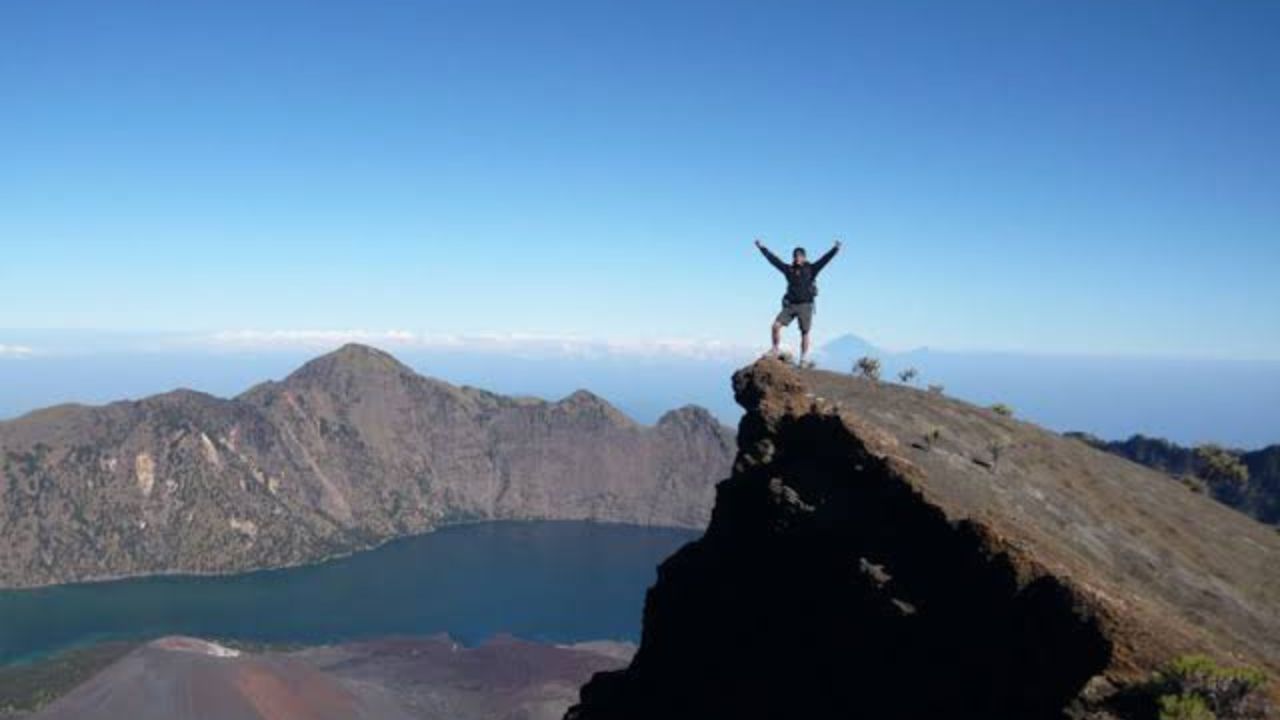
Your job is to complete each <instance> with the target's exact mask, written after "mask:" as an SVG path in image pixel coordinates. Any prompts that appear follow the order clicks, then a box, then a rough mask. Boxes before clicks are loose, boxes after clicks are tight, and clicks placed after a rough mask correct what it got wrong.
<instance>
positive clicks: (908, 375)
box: [898, 367, 920, 385]
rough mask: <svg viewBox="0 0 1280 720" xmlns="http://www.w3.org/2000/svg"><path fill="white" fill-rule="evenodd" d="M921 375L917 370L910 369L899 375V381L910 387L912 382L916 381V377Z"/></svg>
mask: <svg viewBox="0 0 1280 720" xmlns="http://www.w3.org/2000/svg"><path fill="white" fill-rule="evenodd" d="M919 374H920V373H918V372H916V369H915V368H913V367H909V368H907V369H906V370H903V371H902V372H900V373H898V379H899V380H901V381H902V384H903V385H910V384H911V381H912V380H915V379H916V376H918V375H919Z"/></svg>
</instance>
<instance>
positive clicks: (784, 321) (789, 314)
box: [773, 300, 813, 335]
mask: <svg viewBox="0 0 1280 720" xmlns="http://www.w3.org/2000/svg"><path fill="white" fill-rule="evenodd" d="M797 319H798V320H799V321H800V332H802V333H804V334H805V335H808V334H809V328H810V326H812V325H813V303H811V302H807V303H789V302H786V301H785V300H784V301H783V303H782V311H781V312H779V313H778V317H776V318H774V319H773V321H774V322H775V323H777V324H779V325H784V326H785V325H790V324H791V321H792V320H797Z"/></svg>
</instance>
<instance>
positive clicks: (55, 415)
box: [0, 345, 732, 587]
mask: <svg viewBox="0 0 1280 720" xmlns="http://www.w3.org/2000/svg"><path fill="white" fill-rule="evenodd" d="M731 438H732V434H731V433H730V432H729V431H728V430H726V429H725V428H724V427H723V426H721V425H720V424H719V423H718V422H717V421H716V420H715V419H714V418H713V417H712V416H711V415H710V414H709V413H707V412H706V411H705V410H702V409H700V408H694V407H688V408H684V409H681V410H676V411H673V412H671V413H668V414H667V415H666V416H664V417H663V418H662V419H661V421H660V422H658V423H657V425H656V426H653V427H646V426H641V425H638V424H636V423H634V422H632V421H631V420H630V419H628V418H627V417H625V416H624V415H622V414H621V413H620V412H618V411H617V410H616V409H614V408H613V407H611V406H610V405H609V404H608V403H606V402H604V401H603V400H601V399H600V398H598V397H596V396H594V395H592V394H590V393H588V392H584V391H579V392H577V393H575V394H573V395H571V396H569V397H567V398H565V399H563V400H561V401H558V402H544V401H541V400H530V399H516V398H509V397H504V396H501V395H495V394H492V393H488V392H485V391H482V390H477V389H473V388H460V387H454V386H452V385H449V384H447V383H443V382H439V381H436V380H432V379H429V378H425V377H422V376H419V375H417V374H415V373H414V372H413V371H412V370H410V369H409V368H407V367H405V366H404V365H401V364H400V363H399V362H397V361H396V360H395V359H394V358H392V357H391V356H390V355H387V354H386V353H383V352H380V351H378V350H374V349H372V348H368V347H363V346H357V345H351V346H347V347H344V348H342V349H340V350H338V351H336V352H334V353H332V354H330V355H326V356H323V357H320V358H318V359H316V360H314V361H312V362H310V363H308V364H306V365H305V366H303V367H302V368H300V369H299V370H297V371H296V372H294V373H293V374H292V375H290V376H289V377H288V378H286V379H285V380H283V381H281V382H269V383H265V384H263V385H260V386H257V387H255V388H253V389H251V390H249V391H248V392H246V393H244V394H243V395H241V396H240V397H237V398H234V399H230V400H226V399H220V398H215V397H212V396H209V395H204V394H201V393H196V392H191V391H185V390H184V391H177V392H172V393H168V394H165V395H160V396H156V397H151V398H147V399H145V400H141V401H137V402H120V403H114V404H111V405H108V406H104V407H93V408H90V407H80V406H62V407H56V408H50V409H48V410H44V411H39V412H36V413H32V414H30V415H28V416H26V417H23V418H20V419H18V420H14V421H10V422H6V423H0V586H6V587H15V586H27V585H36V584H44V583H52V582H65V581H73V580H82V579H89V578H102V577H109V576H116V575H126V574H142V573H156V572H174V571H180V572H230V571H239V570H247V569H252V568H262V567H274V566H282V565H289V564H296V563H302V562H308V561H314V560H318V559H321V558H324V557H326V556H330V555H333V554H338V553H344V552H349V551H352V550H355V549H360V548H364V547H368V546H371V545H373V544H376V543H378V542H381V541H383V540H386V539H389V538H393V537H396V536H399V535H404V534H409V533H416V532H421V531H424V530H428V529H430V528H432V527H435V526H438V525H440V524H443V523H449V522H457V521H467V520H482V519H593V520H600V521H618V522H632V523H642V524H653V525H674V526H683V527H701V526H703V525H705V522H706V519H707V516H708V513H709V510H710V506H711V500H712V494H713V489H712V482H713V479H714V478H716V477H719V476H722V475H723V474H724V472H726V470H727V468H728V467H729V465H730V462H731V460H732V439H731Z"/></svg>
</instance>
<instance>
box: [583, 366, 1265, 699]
mask: <svg viewBox="0 0 1280 720" xmlns="http://www.w3.org/2000/svg"><path fill="white" fill-rule="evenodd" d="M734 390H735V395H736V398H737V400H738V401H739V403H740V404H741V405H742V406H743V408H744V409H745V410H746V411H747V412H746V415H744V417H743V419H742V422H741V425H740V428H739V433H738V445H739V453H738V457H737V460H736V462H735V465H734V470H733V474H732V476H731V477H730V478H729V479H728V480H726V481H724V482H722V483H721V484H720V485H719V486H718V489H717V499H716V506H715V510H714V511H713V516H712V521H711V524H710V526H709V527H708V529H707V531H706V533H705V535H704V536H703V537H702V538H701V539H700V540H698V541H695V542H693V543H691V544H689V545H687V546H685V547H684V548H683V549H681V550H680V551H679V552H677V553H676V554H675V555H673V556H672V557H671V558H669V559H668V560H667V561H666V562H664V563H663V565H662V566H661V567H660V569H659V578H658V582H657V583H656V585H655V586H654V587H653V588H651V589H650V591H649V593H648V596H647V598H646V603H645V612H644V634H643V639H642V642H641V647H640V650H639V652H638V653H637V655H636V657H635V659H634V660H633V661H632V663H631V665H630V666H629V667H628V668H627V669H626V670H623V671H616V672H608V673H602V674H600V675H597V676H596V677H595V678H594V679H593V680H592V681H591V682H590V683H589V684H588V685H586V686H585V687H584V688H583V690H582V694H581V702H580V704H579V705H578V706H576V707H575V708H574V709H572V710H571V711H570V712H569V714H568V715H567V717H568V718H570V719H571V720H606V719H607V720H618V719H623V718H627V719H631V718H635V719H639V718H652V717H664V718H705V717H737V718H781V717H817V718H823V717H876V718H903V719H904V720H906V719H908V718H931V717H974V718H977V717H982V718H1009V719H1010V720H1013V719H1015V718H1018V719H1026V718H1060V717H1062V716H1063V715H1064V714H1072V715H1076V716H1080V715H1084V714H1087V713H1090V712H1093V711H1094V710H1097V709H1100V708H1106V707H1110V705H1109V704H1110V703H1114V702H1119V701H1120V699H1121V698H1123V697H1124V693H1123V689H1124V688H1126V687H1130V686H1132V684H1134V683H1137V682H1141V681H1144V680H1146V679H1147V678H1148V677H1149V676H1150V673H1151V672H1152V671H1153V670H1154V669H1156V668H1157V667H1159V666H1161V665H1162V664H1163V663H1165V662H1167V661H1169V660H1171V659H1173V658H1175V657H1178V656H1181V655H1183V654H1186V653H1191V652H1199V653H1206V654H1208V655H1210V656H1213V657H1215V658H1217V659H1219V660H1222V661H1227V662H1231V663H1239V662H1243V663H1251V664H1254V665H1256V666H1259V667H1261V668H1263V669H1265V670H1266V671H1268V672H1269V673H1270V674H1271V675H1272V676H1273V677H1274V676H1275V675H1276V674H1277V670H1280V619H1278V618H1280V536H1277V534H1276V533H1275V532H1274V531H1273V530H1272V529H1270V528H1268V527H1265V526H1264V525H1262V524H1260V523H1257V522H1255V521H1253V520H1251V519H1249V518H1247V517H1245V516H1243V515H1240V514H1239V513H1236V512H1234V511H1232V510H1230V509H1228V508H1225V507H1223V506H1222V505H1220V504H1218V503H1215V502H1213V501H1212V500H1210V499H1208V498H1206V497H1204V496H1202V495H1198V494H1195V493H1192V492H1188V491H1186V490H1181V491H1180V490H1179V489H1178V488H1177V487H1176V486H1171V484H1170V483H1169V481H1168V479H1167V478H1165V477H1164V476H1162V475H1160V474H1159V473H1156V472H1153V471H1151V470H1149V469H1147V468H1144V467H1141V466H1138V465H1136V464H1133V463H1130V462H1128V461H1126V460H1124V459H1122V458H1118V457H1115V456H1112V455H1109V454H1106V453H1103V452H1100V451H1097V450H1095V449H1093V448H1090V447H1088V446H1086V445H1085V444H1083V443H1080V442H1077V441H1075V440H1073V439H1070V438H1064V437H1062V436H1059V435H1057V434H1054V433H1051V432H1047V431H1044V430H1042V429H1040V428H1038V427H1036V426H1034V425H1031V424H1028V423H1024V422H1021V421H1018V420H1014V419H1011V418H1007V417H1002V416H1000V415H998V414H996V413H994V412H991V411H989V410H984V409H981V408H977V407H974V406H971V405H968V404H965V403H962V402H957V401H954V400H951V399H948V398H945V397H942V396H939V395H933V394H930V393H926V392H922V391H919V390H915V389H912V388H906V387H900V386H890V385H880V384H874V383H871V382H868V381H864V380H857V379H853V378H850V377H848V376H840V375H835V374H832V373H826V372H813V371H797V370H795V369H794V368H792V367H790V366H786V365H783V364H781V363H779V362H777V361H772V360H762V361H759V362H757V363H756V364H754V365H752V366H751V367H749V368H746V369H744V370H742V371H740V372H739V373H737V374H736V375H735V377H734Z"/></svg>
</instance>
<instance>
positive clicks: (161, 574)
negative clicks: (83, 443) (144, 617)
mask: <svg viewBox="0 0 1280 720" xmlns="http://www.w3.org/2000/svg"><path fill="white" fill-rule="evenodd" d="M499 523H568V524H573V523H588V524H591V525H601V526H606V527H633V528H651V529H655V530H687V531H690V532H699V533H700V532H703V531H705V530H706V528H705V527H696V528H695V527H689V526H687V525H666V524H662V523H654V524H647V523H633V522H618V521H615V520H596V519H592V518H492V519H480V520H453V521H449V522H447V523H441V524H440V525H436V526H433V527H430V528H428V529H426V530H423V531H422V532H415V533H408V534H406V535H395V536H393V537H388V538H385V539H383V540H380V541H378V542H376V543H373V544H370V545H366V546H362V547H358V548H353V549H351V550H348V551H346V552H339V553H331V554H329V555H325V556H323V557H320V558H317V559H315V560H307V561H304V562H297V563H288V564H285V565H270V566H265V567H256V568H246V569H243V570H228V571H217V570H211V571H208V572H201V571H192V570H160V571H156V572H143V573H118V574H114V575H94V576H92V577H88V578H83V579H80V580H72V581H68V582H51V583H36V584H32V585H8V586H0V593H8V592H15V593H19V592H37V591H40V590H49V589H52V588H66V587H81V586H89V585H106V584H110V583H113V582H119V581H122V580H148V579H160V578H192V579H201V578H227V577H236V576H238V575H252V574H255V573H269V572H276V571H278V570H296V569H299V568H307V567H315V566H319V565H324V564H326V563H330V562H333V561H335V560H345V559H347V558H350V557H354V556H356V555H359V554H361V553H367V552H372V551H374V550H378V549H379V548H383V547H386V546H387V545H390V544H392V543H395V542H399V541H402V540H412V539H414V538H420V537H425V536H427V535H434V534H436V533H439V532H442V531H446V530H451V529H454V528H461V527H470V526H473V525H493V524H499Z"/></svg>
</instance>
